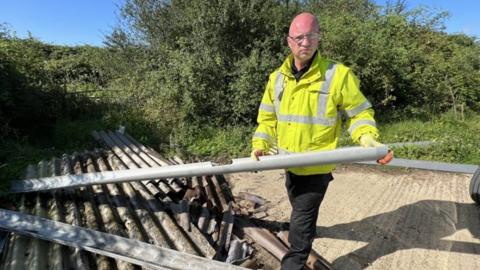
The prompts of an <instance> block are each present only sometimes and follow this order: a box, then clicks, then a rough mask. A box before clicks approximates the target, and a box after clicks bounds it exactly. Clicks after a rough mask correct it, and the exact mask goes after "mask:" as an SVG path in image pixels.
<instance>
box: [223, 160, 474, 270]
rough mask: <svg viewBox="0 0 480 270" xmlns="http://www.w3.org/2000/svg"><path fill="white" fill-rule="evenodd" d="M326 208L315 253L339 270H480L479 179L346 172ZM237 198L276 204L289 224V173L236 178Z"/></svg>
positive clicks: (271, 217) (232, 178) (272, 215)
mask: <svg viewBox="0 0 480 270" xmlns="http://www.w3.org/2000/svg"><path fill="white" fill-rule="evenodd" d="M334 178H335V180H334V181H332V182H331V183H330V186H329V189H328V192H327V194H326V196H325V199H324V201H323V203H322V206H321V208H320V215H319V220H318V222H317V236H316V239H315V241H314V243H313V247H314V249H315V250H316V251H317V252H319V253H320V254H321V255H322V256H324V257H325V258H326V259H328V260H329V261H330V262H332V263H333V265H334V267H335V269H364V268H367V269H480V206H477V205H475V204H474V203H473V201H472V200H471V198H470V195H469V193H468V185H469V183H470V178H471V175H467V174H452V173H440V172H432V171H421V170H406V169H391V168H387V167H382V168H380V167H379V166H362V165H348V166H339V167H338V168H337V169H336V171H335V172H334ZM227 179H228V180H229V182H230V184H231V187H232V191H233V193H234V195H235V194H238V192H240V191H245V192H250V193H253V194H256V195H259V196H261V197H263V198H264V199H266V200H267V201H268V206H269V207H268V211H267V214H268V217H266V218H265V220H267V221H268V222H271V223H272V224H281V223H283V224H284V223H285V222H288V219H289V215H290V210H291V208H290V204H289V202H288V199H287V195H286V191H285V189H284V171H281V170H276V171H265V172H258V173H239V174H232V175H228V176H227Z"/></svg>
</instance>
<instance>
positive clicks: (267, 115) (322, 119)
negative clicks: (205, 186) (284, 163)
mask: <svg viewBox="0 0 480 270" xmlns="http://www.w3.org/2000/svg"><path fill="white" fill-rule="evenodd" d="M292 64H293V56H292V55H290V56H288V57H287V59H286V60H285V61H284V62H283V64H282V66H280V68H278V69H277V70H275V71H274V72H273V73H272V74H270V77H269V80H268V83H267V86H266V89H265V93H264V95H263V98H262V102H261V104H260V108H259V112H258V118H257V122H258V127H257V129H256V131H255V134H254V135H253V139H252V147H253V149H261V150H263V151H264V152H268V151H269V150H270V149H271V148H272V147H275V146H277V147H278V152H279V153H280V154H288V153H299V152H309V151H325V150H331V149H335V148H336V146H337V143H338V139H339V137H340V132H341V129H342V127H341V126H342V123H341V122H342V121H341V114H344V115H346V116H347V122H346V128H347V129H348V131H349V133H350V135H351V137H352V139H353V141H354V142H356V143H358V141H359V139H360V136H361V135H363V134H365V133H370V134H372V135H373V136H374V137H375V138H378V130H377V128H376V125H375V120H374V118H373V116H374V112H373V109H372V108H371V104H370V102H369V101H368V100H367V99H366V98H365V96H364V95H363V94H362V93H361V92H360V89H359V80H358V79H357V77H356V76H355V75H354V74H353V72H352V71H351V70H350V69H349V68H348V67H346V66H344V65H342V64H340V63H336V62H333V61H330V60H327V59H324V58H322V57H321V56H320V54H319V53H318V52H317V55H316V57H315V59H314V60H313V62H312V64H311V66H310V69H309V70H308V71H307V72H306V73H305V74H303V76H302V77H301V78H300V80H299V81H298V82H297V81H296V80H295V77H294V76H293V74H292ZM333 169H335V165H334V164H332V165H321V166H311V167H301V168H290V169H288V170H289V171H291V172H292V173H294V174H297V175H311V174H321V173H329V172H331V171H332V170H333Z"/></svg>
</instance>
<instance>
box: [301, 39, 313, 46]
mask: <svg viewBox="0 0 480 270" xmlns="http://www.w3.org/2000/svg"><path fill="white" fill-rule="evenodd" d="M299 45H300V46H302V47H310V45H312V41H311V40H310V39H309V38H308V37H303V39H302V41H300V44H299Z"/></svg>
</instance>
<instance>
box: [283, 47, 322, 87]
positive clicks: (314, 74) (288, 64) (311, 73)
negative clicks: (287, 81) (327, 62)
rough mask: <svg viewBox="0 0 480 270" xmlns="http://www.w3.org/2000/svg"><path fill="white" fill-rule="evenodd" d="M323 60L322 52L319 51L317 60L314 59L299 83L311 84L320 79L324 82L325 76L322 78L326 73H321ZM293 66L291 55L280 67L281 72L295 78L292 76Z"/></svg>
mask: <svg viewBox="0 0 480 270" xmlns="http://www.w3.org/2000/svg"><path fill="white" fill-rule="evenodd" d="M322 60H323V58H322V57H321V55H320V52H319V51H318V50H317V54H316V55H315V59H313V62H312V64H311V66H310V69H309V70H308V71H307V72H306V73H305V74H304V75H303V76H302V78H301V79H300V80H299V82H307V83H310V82H313V81H316V80H319V79H320V80H324V78H323V77H324V76H322V74H323V73H324V72H322V71H321V63H322ZM292 64H293V55H292V54H290V55H288V57H287V58H286V59H285V61H283V64H282V65H281V66H280V72H282V73H283V75H285V76H288V77H291V78H295V77H294V76H293V74H292Z"/></svg>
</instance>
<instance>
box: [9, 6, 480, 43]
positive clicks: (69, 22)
mask: <svg viewBox="0 0 480 270" xmlns="http://www.w3.org/2000/svg"><path fill="white" fill-rule="evenodd" d="M124 1H125V0H95V1H94V0H3V1H1V2H0V23H8V24H9V26H10V28H11V30H14V31H15V32H16V34H17V36H19V37H27V36H28V31H30V33H31V34H32V35H33V36H34V37H36V38H38V39H40V40H42V41H44V42H47V43H52V44H61V45H83V44H90V45H96V46H100V45H102V41H103V39H104V36H105V35H106V34H108V33H109V32H110V31H111V29H112V27H113V26H114V25H115V24H116V22H117V14H118V12H119V10H118V6H121V5H122V4H123V3H124ZM386 1H388V0H375V2H377V3H379V4H384V3H385V2H386ZM407 4H408V7H409V8H411V7H415V6H418V5H425V6H428V7H432V8H435V10H437V11H443V10H446V11H449V12H450V18H449V19H447V20H446V21H445V24H446V26H447V32H450V33H456V32H463V33H465V34H467V35H475V36H477V37H480V15H478V13H479V12H480V1H479V0H407Z"/></svg>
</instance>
